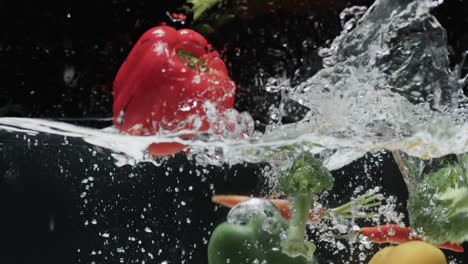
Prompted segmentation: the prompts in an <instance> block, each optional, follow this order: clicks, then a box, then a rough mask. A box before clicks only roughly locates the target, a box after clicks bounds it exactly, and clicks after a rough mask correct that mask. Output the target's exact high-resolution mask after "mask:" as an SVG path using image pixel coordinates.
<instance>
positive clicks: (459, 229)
mask: <svg viewBox="0 0 468 264" xmlns="http://www.w3.org/2000/svg"><path fill="white" fill-rule="evenodd" d="M466 166H468V154H463V155H459V156H458V161H457V162H453V163H450V164H448V165H447V166H445V167H443V168H441V169H439V170H437V171H435V172H432V173H429V174H427V175H425V176H424V179H423V181H422V182H421V183H419V184H418V185H417V186H416V188H415V191H414V192H412V193H410V196H409V199H408V212H409V217H410V222H411V226H412V227H414V228H415V229H417V230H422V232H423V234H424V236H423V239H424V240H426V241H428V242H431V243H434V244H441V243H444V242H445V241H451V242H456V243H461V242H464V241H468V225H467V223H468V171H467V169H468V168H467V167H466Z"/></svg>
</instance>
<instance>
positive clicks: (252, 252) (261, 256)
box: [208, 198, 317, 264]
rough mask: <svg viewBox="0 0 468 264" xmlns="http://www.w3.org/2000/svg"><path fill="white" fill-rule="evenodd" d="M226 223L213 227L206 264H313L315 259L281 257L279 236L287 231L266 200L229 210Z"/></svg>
mask: <svg viewBox="0 0 468 264" xmlns="http://www.w3.org/2000/svg"><path fill="white" fill-rule="evenodd" d="M227 218H228V222H223V223H221V224H220V225H218V226H217V227H216V229H215V230H214V231H213V234H212V235H211V238H210V242H209V244H208V263H209V264H226V263H232V264H234V263H235V264H251V263H268V264H286V263H288V264H316V263H317V261H316V260H315V257H313V256H311V258H309V259H306V258H304V257H297V258H292V257H289V256H287V255H286V254H283V253H282V252H281V251H280V250H279V249H280V248H281V233H282V232H284V231H285V230H286V229H287V228H288V222H287V221H286V220H284V219H283V218H282V217H281V215H280V212H279V211H278V209H277V208H276V207H275V206H274V205H273V204H272V203H271V202H270V201H268V200H266V199H258V198H252V199H248V200H246V201H243V202H241V203H239V204H238V205H236V206H235V207H234V208H232V209H231V211H229V214H228V217H227Z"/></svg>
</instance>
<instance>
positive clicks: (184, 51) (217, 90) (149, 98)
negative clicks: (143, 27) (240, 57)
mask: <svg viewBox="0 0 468 264" xmlns="http://www.w3.org/2000/svg"><path fill="white" fill-rule="evenodd" d="M234 92H235V84H234V82H233V81H232V80H231V79H230V78H229V75H228V72H227V68H226V65H225V64H224V61H223V60H222V59H221V58H220V55H219V53H218V52H217V51H215V50H212V48H211V45H210V44H208V42H207V41H206V39H205V38H204V37H203V36H201V35H200V34H198V33H196V32H195V31H193V30H189V29H181V30H176V29H174V28H172V27H168V26H159V27H154V28H152V29H149V30H148V31H147V32H145V33H144V34H143V35H142V36H141V38H140V39H139V40H138V42H137V43H136V44H135V46H134V47H133V49H132V51H131V52H130V54H129V55H128V57H127V59H126V60H125V61H124V63H123V64H122V66H121V67H120V69H119V71H118V73H117V76H116V77H115V80H114V87H113V93H114V105H113V112H114V126H115V127H117V128H118V129H119V130H120V131H121V132H125V133H128V134H131V135H136V136H151V135H156V134H159V133H160V132H161V131H170V132H172V133H175V132H180V131H181V130H186V129H188V130H192V129H195V130H198V131H206V130H208V129H209V128H210V123H209V122H208V120H207V117H206V116H207V113H206V107H205V106H206V105H205V104H206V103H207V102H210V103H211V104H213V105H214V108H215V111H214V112H217V113H220V114H222V113H223V112H224V111H225V110H227V109H232V108H233V105H234ZM195 116H198V117H199V118H198V119H194V118H193V117H195ZM215 132H216V131H215ZM180 137H181V138H185V139H187V138H191V137H193V135H191V134H184V135H180ZM185 147H186V146H185V145H184V144H181V143H178V142H164V143H157V144H156V143H154V144H152V145H150V146H149V148H148V149H147V150H148V152H150V153H151V154H153V155H155V156H164V155H171V154H174V153H177V152H179V151H181V150H182V149H184V148H185Z"/></svg>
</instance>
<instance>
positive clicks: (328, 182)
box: [278, 152, 334, 258]
mask: <svg viewBox="0 0 468 264" xmlns="http://www.w3.org/2000/svg"><path fill="white" fill-rule="evenodd" d="M333 181H334V179H333V176H332V175H331V173H330V172H329V171H328V170H327V169H326V168H325V167H323V166H322V164H321V163H320V162H319V161H317V160H315V159H314V157H313V156H312V154H311V153H309V152H303V153H302V154H301V155H300V156H299V157H298V158H296V159H295V160H294V162H293V164H292V166H291V168H290V169H289V170H288V171H286V172H285V173H282V174H281V175H280V177H279V179H278V185H279V189H280V191H282V192H283V193H285V194H286V195H289V196H290V197H291V198H293V199H294V202H293V210H292V211H293V214H292V218H291V221H290V222H289V228H288V231H287V236H286V239H285V240H284V242H283V246H282V250H281V252H283V253H284V254H286V255H288V256H290V257H293V258H294V257H298V256H303V257H306V258H311V257H312V256H313V253H314V251H315V245H314V243H312V242H310V241H304V239H305V235H306V234H305V233H306V225H307V219H308V217H309V210H310V209H311V208H312V207H313V206H314V195H316V194H319V193H321V192H324V191H327V190H330V189H331V187H332V186H333Z"/></svg>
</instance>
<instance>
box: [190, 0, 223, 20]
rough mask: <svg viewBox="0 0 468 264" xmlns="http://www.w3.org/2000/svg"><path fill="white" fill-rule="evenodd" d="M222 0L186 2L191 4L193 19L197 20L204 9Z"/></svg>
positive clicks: (191, 0) (193, 0) (192, 0)
mask: <svg viewBox="0 0 468 264" xmlns="http://www.w3.org/2000/svg"><path fill="white" fill-rule="evenodd" d="M221 2H222V0H188V1H187V3H190V4H192V5H193V7H192V10H193V20H197V19H198V18H200V16H201V15H202V14H203V13H205V11H207V10H209V9H211V8H212V7H213V6H215V5H217V4H220V3H221Z"/></svg>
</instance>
